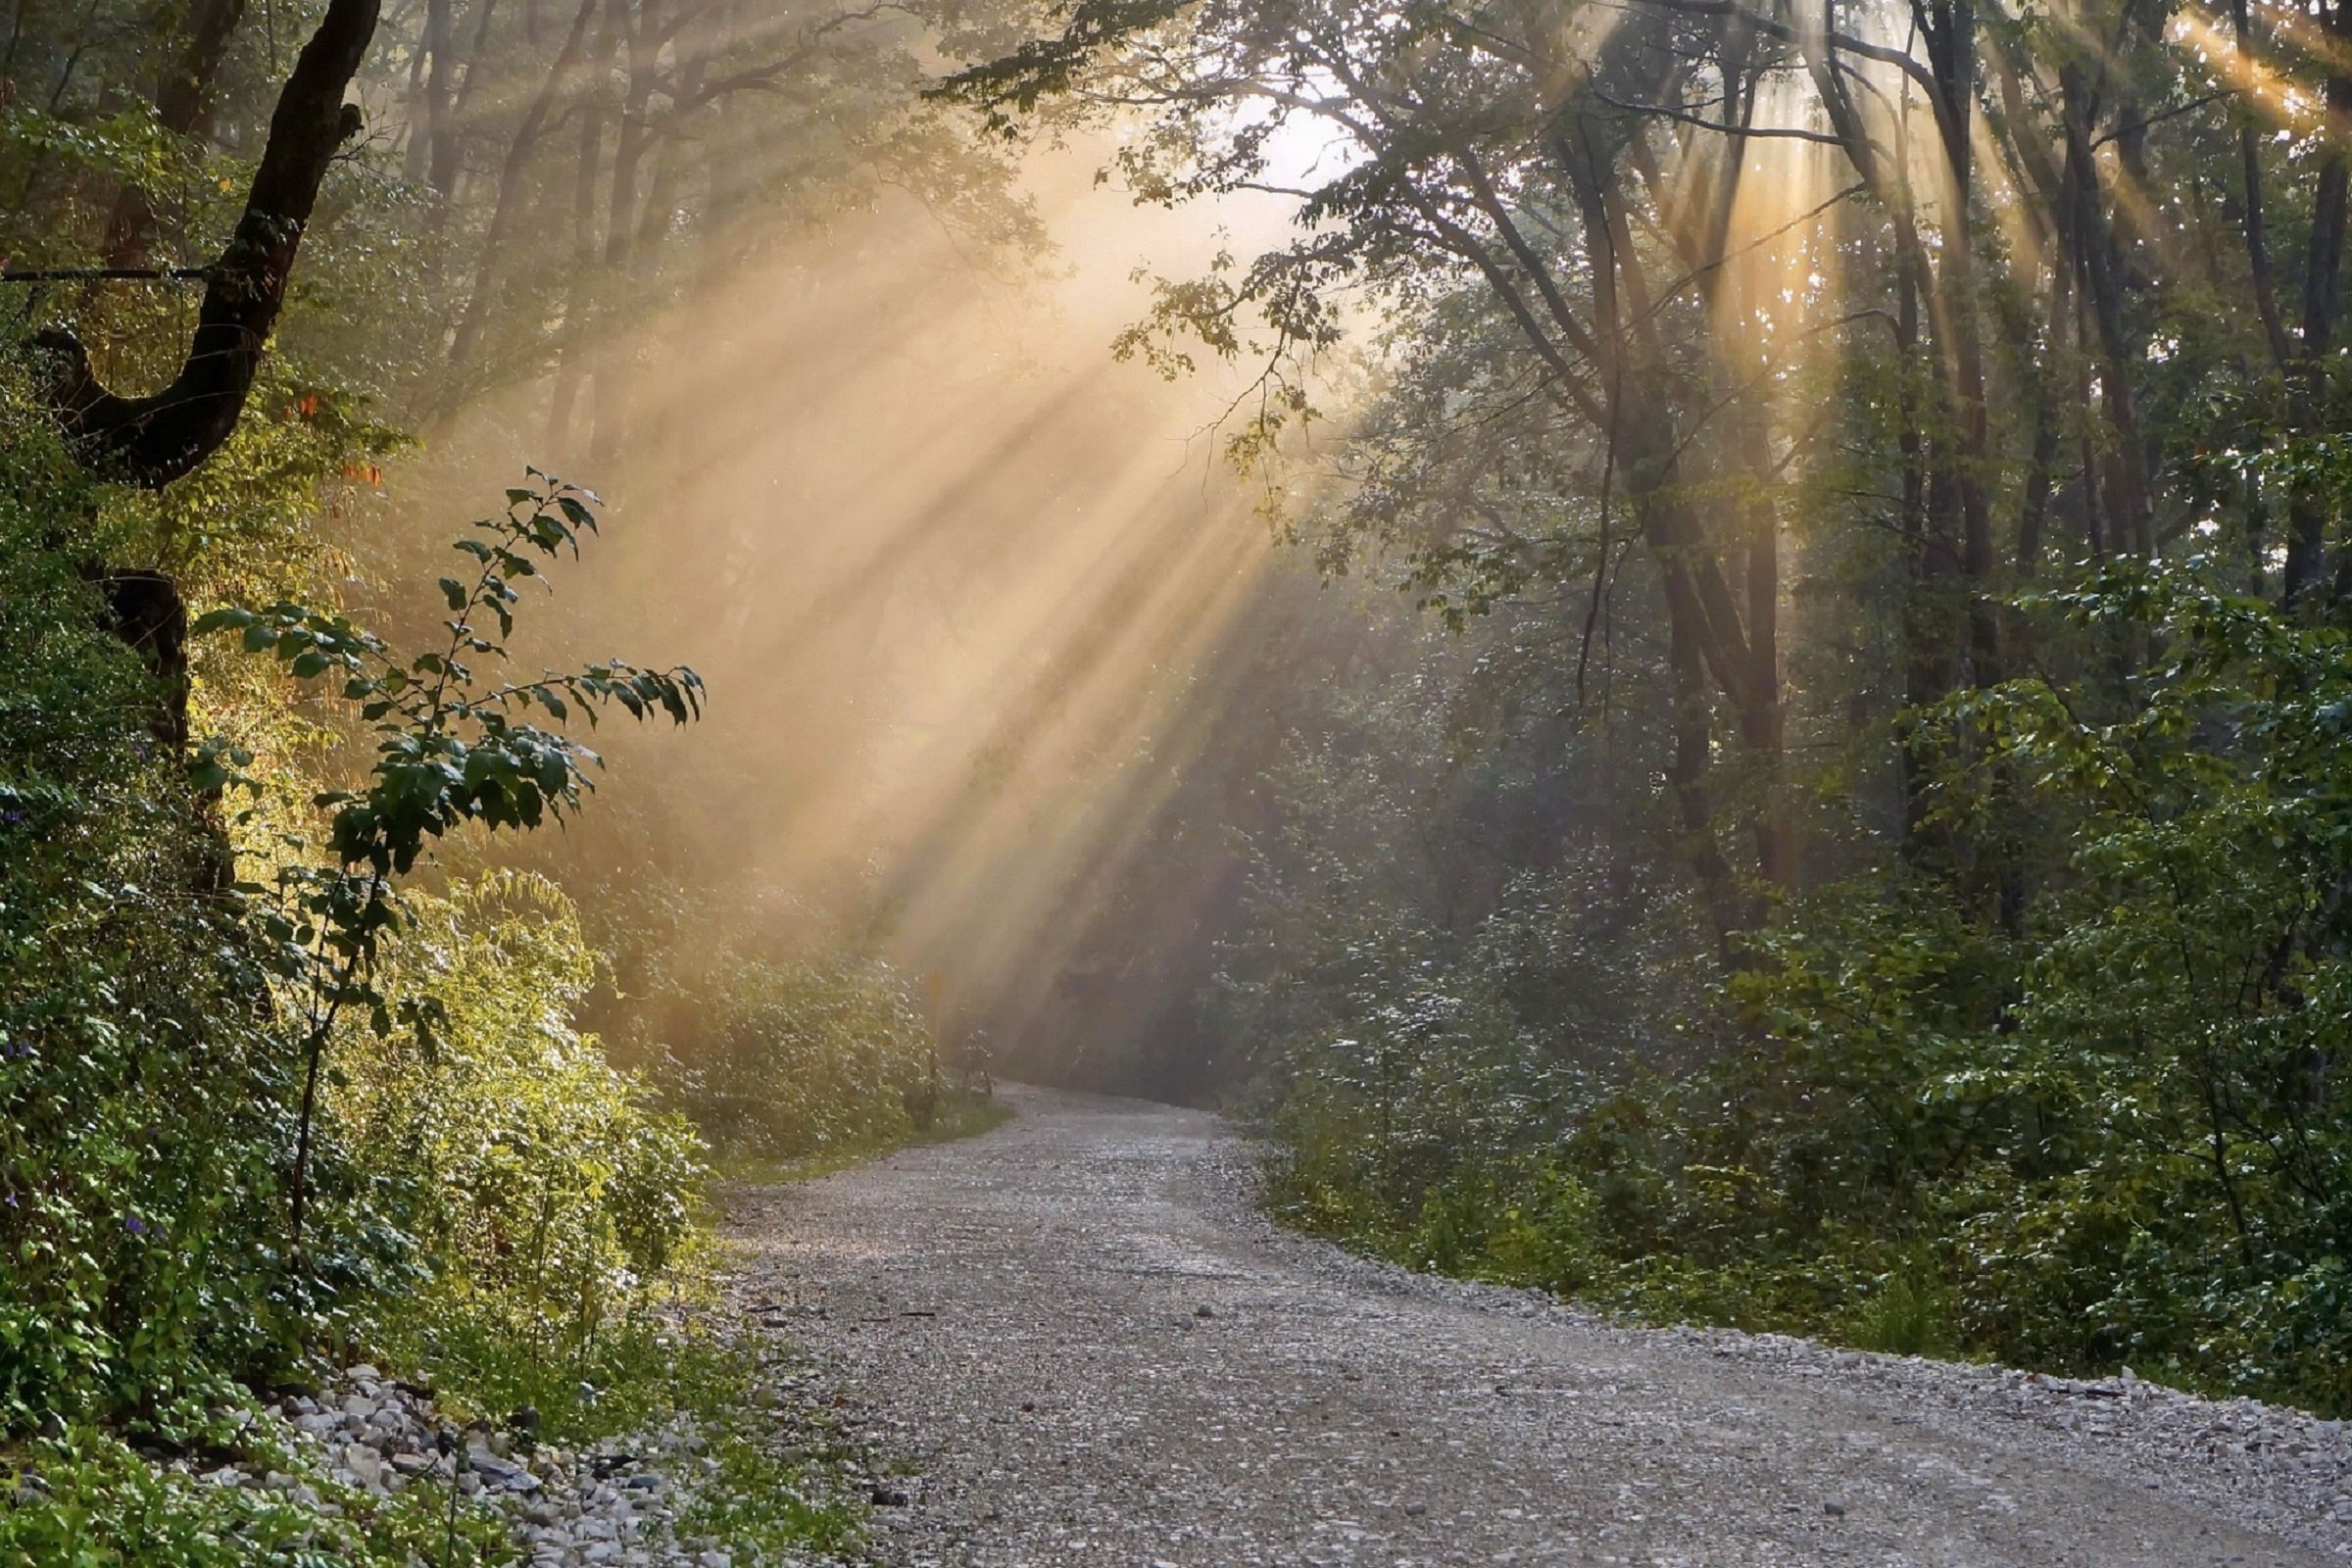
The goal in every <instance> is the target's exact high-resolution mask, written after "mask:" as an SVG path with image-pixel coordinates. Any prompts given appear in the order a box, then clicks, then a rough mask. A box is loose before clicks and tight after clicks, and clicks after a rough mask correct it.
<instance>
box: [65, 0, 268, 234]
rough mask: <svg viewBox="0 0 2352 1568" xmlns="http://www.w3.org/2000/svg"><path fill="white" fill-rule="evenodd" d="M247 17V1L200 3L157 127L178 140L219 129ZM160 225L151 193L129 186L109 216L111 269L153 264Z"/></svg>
mask: <svg viewBox="0 0 2352 1568" xmlns="http://www.w3.org/2000/svg"><path fill="white" fill-rule="evenodd" d="M244 13H245V0H195V4H194V5H193V6H192V7H191V8H190V9H189V11H188V14H187V18H186V20H185V22H184V24H183V25H184V26H185V28H186V32H187V41H186V43H185V44H184V45H183V46H182V48H181V50H180V53H179V57H178V59H176V60H174V61H173V62H172V65H171V66H170V67H169V68H168V69H167V70H166V72H165V73H164V79H163V81H162V82H161V83H159V84H158V85H157V88H156V94H155V123H157V124H158V125H160V126H162V127H163V128H164V129H165V130H167V131H169V132H170V133H171V134H172V135H174V136H179V137H183V138H185V139H188V140H191V141H200V140H202V139H204V138H205V137H206V136H208V135H209V134H210V133H211V131H212V126H213V113H212V111H213V81H214V78H215V77H217V76H218V75H220V73H221V57H222V56H223V55H225V54H226V53H227V52H228V40H229V39H230V37H232V36H233V35H234V34H235V32H236V30H237V21H238V19H239V18H240V17H242V16H243V15H244ZM154 221H155V214H154V212H153V211H152V210H151V209H150V208H149V207H148V205H147V193H146V192H145V191H143V190H141V189H140V188H139V187H138V186H137V184H135V183H125V184H124V185H123V188H122V190H121V191H119V192H118V193H117V194H116V196H115V209H114V211H113V212H112V213H110V214H109V215H108V216H107V221H106V244H105V248H104V250H103V251H102V253H101V254H103V255H104V256H105V258H106V265H107V266H108V267H144V266H146V265H147V260H148V253H147V231H148V228H149V227H150V226H151V225H152V224H153V222H154Z"/></svg>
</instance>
